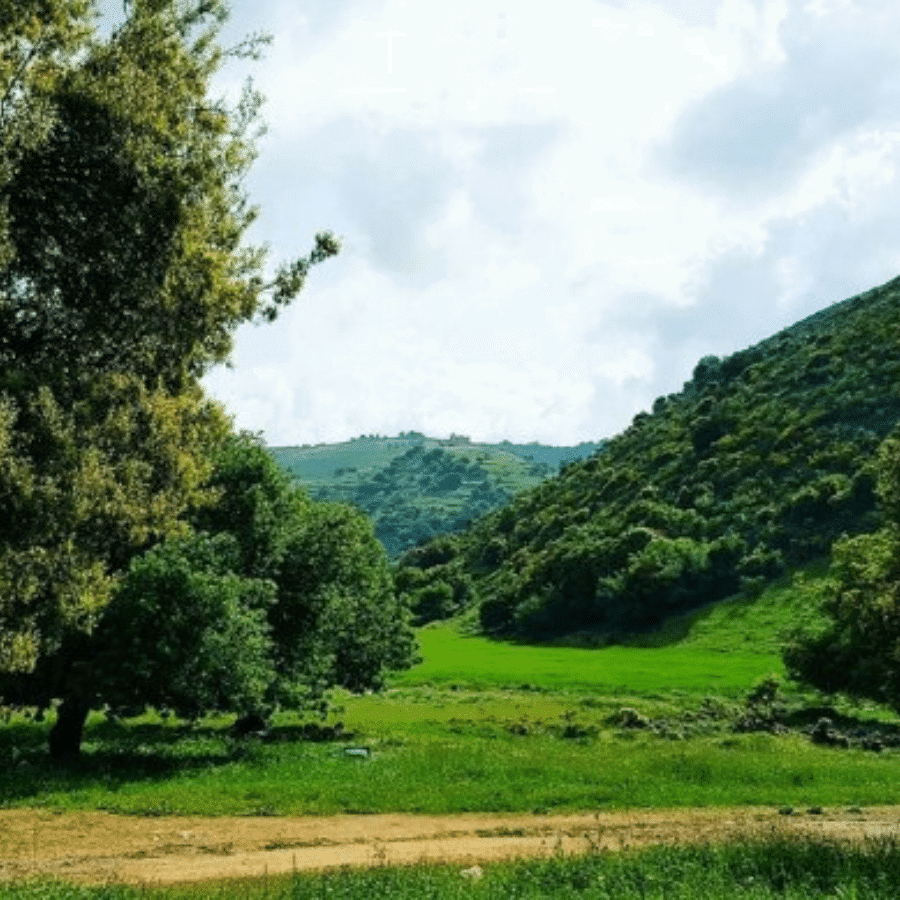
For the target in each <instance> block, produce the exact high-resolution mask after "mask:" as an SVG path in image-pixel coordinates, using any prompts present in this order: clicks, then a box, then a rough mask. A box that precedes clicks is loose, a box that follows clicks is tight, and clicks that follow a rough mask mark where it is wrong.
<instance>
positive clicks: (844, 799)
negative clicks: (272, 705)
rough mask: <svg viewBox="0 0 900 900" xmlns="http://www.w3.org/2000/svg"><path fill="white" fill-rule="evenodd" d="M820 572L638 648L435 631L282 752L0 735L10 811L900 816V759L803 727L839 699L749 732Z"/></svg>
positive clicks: (180, 731) (42, 730)
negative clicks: (383, 677)
mask: <svg viewBox="0 0 900 900" xmlns="http://www.w3.org/2000/svg"><path fill="white" fill-rule="evenodd" d="M820 577H821V571H820V570H816V569H815V568H813V569H811V570H810V571H809V572H808V573H807V574H806V575H805V576H804V577H803V578H799V579H797V580H795V581H793V582H792V581H790V580H785V581H783V582H781V583H780V584H778V585H776V586H774V587H773V588H771V589H770V590H769V591H767V592H765V593H764V594H762V595H761V596H760V597H759V598H757V599H756V600H755V601H746V600H745V601H733V602H731V603H726V604H720V605H718V606H714V607H711V608H709V609H706V610H701V611H699V612H695V613H693V614H692V615H691V616H687V617H683V618H682V619H678V620H671V621H670V622H669V623H668V625H667V627H666V629H664V630H663V631H662V632H658V633H655V634H654V635H644V636H640V637H638V638H636V639H635V640H634V641H633V642H632V643H633V644H635V646H613V647H602V648H595V649H588V648H586V647H572V646H537V647H535V646H526V645H516V644H505V643H496V642H492V641H489V640H487V639H485V638H483V637H480V636H478V635H475V634H470V633H467V630H466V627H465V624H464V623H459V622H445V623H441V624H437V625H431V626H428V627H426V628H423V629H422V630H421V631H420V641H421V654H422V662H421V663H420V664H419V665H418V666H417V667H415V668H414V669H412V670H410V671H407V672H404V673H400V674H398V675H397V676H395V677H394V679H393V681H392V683H391V684H390V686H389V687H388V689H387V690H386V691H384V692H382V693H380V694H369V695H365V696H351V695H349V694H343V695H340V694H339V695H336V696H335V698H334V701H335V707H334V709H333V711H332V713H331V714H330V716H329V719H328V720H327V721H326V722H325V723H312V722H304V721H303V720H301V719H300V718H298V717H297V716H296V715H293V714H279V715H277V716H276V717H275V719H274V722H273V728H272V731H271V734H270V735H269V738H268V739H266V740H261V739H256V738H250V739H241V738H236V737H234V736H232V735H231V733H230V732H229V727H228V726H229V725H230V721H231V720H230V719H228V718H226V717H220V718H207V719H204V720H202V721H200V722H197V723H185V722H179V721H176V720H174V719H163V718H162V717H160V716H159V715H158V714H156V713H148V714H146V715H144V716H142V717H140V718H137V719H132V720H128V721H122V722H109V721H106V719H105V718H104V717H103V715H101V714H99V713H97V714H94V715H93V716H92V717H91V719H90V720H89V723H88V727H87V729H86V741H85V745H84V753H83V758H82V760H81V761H80V762H79V763H77V764H76V765H75V766H73V767H58V766H55V765H54V764H53V763H51V762H50V761H49V760H48V759H47V757H46V754H45V750H44V744H45V740H46V733H47V729H48V727H49V723H48V722H44V723H35V722H30V721H26V720H23V719H14V720H13V721H11V722H10V723H9V724H8V725H7V727H6V728H4V729H3V730H2V732H0V763H2V765H0V797H2V804H3V806H6V807H36V806H39V807H44V808H54V809H106V810H110V811H116V812H122V813H131V814H140V815H160V814H168V813H183V814H210V815H217V814H238V815H276V814H286V815H287V814H292V815H299V814H327V813H339V812H349V813H366V812H423V813H442V812H465V811H470V812H550V811H571V810H579V809H589V810H596V809H620V808H628V807H651V806H653V807H676V806H726V805H733V804H738V805H741V804H764V805H765V804H771V805H775V806H785V805H791V806H802V805H809V806H815V805H818V806H834V805H850V806H852V805H860V806H861V805H875V804H885V803H900V777H898V775H900V753H898V751H897V750H896V749H890V748H889V749H886V750H884V751H883V752H881V753H875V752H871V751H870V750H863V749H859V748H851V749H846V748H836V747H831V746H821V745H818V744H815V743H812V742H811V741H810V739H809V736H808V733H804V731H803V728H804V727H805V728H806V729H807V732H808V730H809V729H810V727H811V726H812V724H814V722H815V721H816V718H817V717H818V716H819V715H820V714H821V713H822V705H823V703H824V700H823V698H820V697H816V696H813V695H805V694H803V693H802V692H800V691H799V690H797V689H795V688H793V689H792V688H791V686H790V685H789V684H788V685H787V687H786V688H785V690H784V692H783V693H784V700H783V702H784V709H785V710H787V711H788V712H787V713H785V715H786V717H787V718H786V721H788V722H789V724H790V725H791V727H790V728H789V730H787V732H786V733H780V734H778V733H768V732H766V731H759V730H751V731H736V730H735V727H734V723H735V722H736V721H737V719H739V718H740V717H741V715H742V714H743V713H745V712H746V703H745V697H746V695H747V693H748V691H750V689H751V688H752V687H753V685H754V684H755V683H756V682H757V681H759V680H760V679H761V678H763V677H765V676H767V675H770V674H775V675H783V672H782V666H781V662H780V658H779V656H778V654H777V647H778V642H779V640H780V637H779V635H780V634H783V633H784V632H785V630H786V629H787V628H789V627H790V625H791V623H792V622H794V621H796V620H797V618H802V617H804V616H808V615H811V614H812V612H811V610H812V609H813V607H814V599H815V595H816V586H817V584H818V579H819V578H820ZM586 639H587V638H585V640H586ZM654 643H655V644H658V645H659V646H646V645H648V644H654ZM641 645H644V646H641ZM829 703H831V704H832V706H833V711H832V712H831V715H832V716H833V717H835V718H836V719H838V720H840V721H841V722H842V723H844V724H845V725H848V726H854V727H860V726H863V725H868V726H869V727H872V726H877V727H880V728H884V729H888V730H890V729H894V730H896V729H897V718H896V716H895V715H894V714H893V713H891V712H890V711H888V710H885V709H883V708H878V707H876V706H866V707H860V706H853V705H851V704H850V703H849V702H847V701H842V702H839V701H836V700H834V699H833V698H831V699H829ZM348 750H349V751H352V752H348Z"/></svg>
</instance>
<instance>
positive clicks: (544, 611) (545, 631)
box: [397, 279, 900, 639]
mask: <svg viewBox="0 0 900 900" xmlns="http://www.w3.org/2000/svg"><path fill="white" fill-rule="evenodd" d="M898 347H900V279H894V280H893V281H890V282H888V283H887V284H885V285H882V286H881V287H878V288H874V289H873V290H870V291H867V292H866V293H864V294H861V295H859V296H856V297H852V298H850V299H848V300H845V301H843V302H841V303H837V304H833V305H832V306H830V307H828V308H827V309H824V310H822V311H820V312H819V313H816V314H815V315H812V316H809V317H808V318H806V319H804V320H802V321H800V322H797V323H796V324H795V325H793V326H791V327H789V328H786V329H784V330H783V331H780V332H778V333H777V334H775V335H774V336H772V337H771V338H768V339H766V340H764V341H761V342H760V343H758V344H755V345H753V346H751V347H748V348H747V349H745V350H741V351H739V352H737V353H734V354H732V355H731V356H728V357H727V358H725V359H719V358H717V357H711V356H710V357H705V358H704V359H702V360H700V362H699V363H698V364H697V366H696V368H695V370H694V372H693V377H692V379H691V381H689V382H688V383H686V384H685V385H684V388H683V390H682V391H680V392H678V393H675V394H669V395H668V396H664V397H659V398H658V399H657V400H656V401H655V402H654V403H653V407H652V410H651V411H649V412H641V413H638V415H636V416H635V418H634V420H633V422H632V424H631V426H630V427H629V428H627V429H626V430H625V431H624V432H622V433H621V434H619V435H617V436H616V437H614V438H612V439H611V440H609V441H608V442H606V444H605V445H604V447H603V451H602V453H600V454H595V455H594V456H592V457H590V458H588V459H584V460H580V461H576V462H573V463H569V464H567V465H565V466H564V467H563V468H562V469H561V471H560V472H559V474H558V475H557V476H555V477H554V478H551V479H548V480H546V481H544V482H542V483H541V484H540V485H537V486H536V487H534V488H532V489H531V490H529V491H527V492H524V493H522V494H520V495H519V496H517V497H516V498H515V499H514V500H513V501H511V502H510V503H509V504H507V505H506V506H504V507H502V508H501V509H498V510H495V511H493V512H491V513H489V514H487V515H485V516H483V517H481V518H480V519H478V520H477V521H475V522H473V523H472V525H471V526H470V527H469V528H468V529H466V530H465V531H463V532H460V533H459V534H457V535H452V536H445V537H443V538H440V539H436V540H435V541H432V542H431V543H430V544H428V545H426V546H424V547H420V548H415V549H413V550H410V551H408V552H407V553H406V554H405V555H404V556H403V557H402V558H401V560H400V565H399V567H398V572H397V577H398V585H399V587H400V589H401V590H402V591H404V592H406V593H407V594H408V595H410V599H411V601H412V603H413V604H414V608H415V609H416V610H417V614H418V617H419V621H427V620H429V619H431V618H437V617H440V616H444V615H452V614H454V613H456V612H458V611H460V610H461V609H463V608H465V607H467V606H477V607H478V610H479V617H480V622H481V625H482V627H483V628H484V629H485V630H486V631H488V632H490V633H493V634H496V635H505V636H519V637H524V638H529V639H535V638H538V639H543V638H546V637H548V636H552V635H554V634H563V633H572V632H576V631H579V630H586V631H593V632H600V633H606V634H609V635H613V636H614V635H616V634H622V633H624V632H629V631H635V630H640V629H647V628H651V627H653V626H655V625H657V624H658V623H659V622H661V621H662V620H663V619H665V618H666V617H667V616H669V615H671V614H673V613H676V612H680V611H685V610H689V609H692V608H695V607H699V606H702V605H704V604H707V603H710V602H715V601H718V600H721V599H723V598H725V597H728V596H730V595H733V594H735V593H736V592H739V591H744V592H753V591H756V590H758V589H760V588H761V587H762V586H764V585H765V584H766V583H768V582H770V581H772V580H773V579H775V578H777V577H778V576H779V575H780V574H781V573H782V572H784V571H785V569H786V568H791V567H795V566H797V565H800V564H802V563H804V562H806V561H809V560H812V559H815V558H817V557H821V556H823V555H826V554H827V553H828V551H829V548H830V546H831V543H832V542H833V540H834V539H835V538H837V537H838V536H840V535H841V534H842V533H844V532H846V533H857V532H862V531H870V530H873V529H874V528H876V527H878V525H879V521H880V520H879V514H878V511H877V509H876V506H875V495H874V477H873V473H872V469H871V460H872V457H873V453H874V451H875V450H876V448H877V447H878V445H879V444H880V442H881V441H882V439H883V438H884V437H885V435H887V434H888V432H890V431H891V430H892V429H893V428H894V426H895V424H896V423H897V420H898V418H900V353H898Z"/></svg>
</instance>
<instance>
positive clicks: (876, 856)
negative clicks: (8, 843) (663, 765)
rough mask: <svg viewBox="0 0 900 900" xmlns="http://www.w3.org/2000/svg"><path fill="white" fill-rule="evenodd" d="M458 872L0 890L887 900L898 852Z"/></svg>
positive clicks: (528, 864)
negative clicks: (472, 873)
mask: <svg viewBox="0 0 900 900" xmlns="http://www.w3.org/2000/svg"><path fill="white" fill-rule="evenodd" d="M461 870H462V867H461V866H458V865H457V866H446V865H444V866H437V865H421V866H410V867H400V868H397V867H384V868H376V869H371V870H368V871H366V870H359V871H349V870H348V871H342V872H331V873H327V874H323V875H293V876H288V877H285V878H270V879H258V880H255V881H243V882H232V883H230V884H228V883H226V884H208V885H193V886H185V887H180V888H167V889H164V890H163V889H153V888H140V889H137V888H128V887H123V886H115V885H110V886H104V887H101V888H83V887H74V886H70V885H65V884H61V883H47V882H39V881H38V882H32V883H30V884H22V885H18V886H14V887H7V888H0V896H2V897H5V898H9V900H138V898H141V900H154V898H165V900H205V898H213V897H214V898H221V897H243V898H246V900H257V898H266V900H313V898H329V900H463V898H465V900H470V898H476V900H510V898H517V900H537V898H559V900H563V898H565V900H576V898H577V900H638V898H641V900H647V898H666V900H731V898H741V900H775V898H778V900H809V898H811V897H820V898H821V897H825V898H835V900H837V898H865V900H895V898H896V897H897V894H898V891H900V847H898V845H897V843H896V842H885V843H874V844H870V845H868V846H865V847H862V848H849V847H837V846H834V845H829V844H827V843H824V844H822V843H819V844H816V843H804V842H785V841H773V842H762V843H752V844H739V845H738V844H736V845H732V846H725V847H712V846H711V847H699V848H691V847H686V848H672V847H656V848H653V849H650V850H644V851H640V852H637V853H633V852H624V853H617V852H610V853H602V852H595V853H591V854H588V855H587V856H583V857H579V858H575V859H573V858H568V859H564V858H560V857H552V858H549V859H538V860H529V861H525V862H516V863H506V864H501V865H494V866H489V867H485V868H484V870H483V874H482V876H481V877H480V878H477V879H472V878H470V877H469V878H467V877H466V876H465V875H462V874H461Z"/></svg>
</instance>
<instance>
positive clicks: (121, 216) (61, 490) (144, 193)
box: [0, 0, 339, 672]
mask: <svg viewBox="0 0 900 900" xmlns="http://www.w3.org/2000/svg"><path fill="white" fill-rule="evenodd" d="M92 15H93V4H92V3H90V2H87V0H46V2H42V3H40V4H22V3H18V2H15V0H0V23H2V24H0V45H2V48H3V52H2V54H0V670H6V671H14V672H15V671H18V672H28V671H31V670H33V669H34V667H35V666H36V665H37V664H38V662H39V660H40V659H41V658H42V656H45V655H48V654H51V655H52V654H53V653H54V652H56V651H57V650H58V649H59V647H60V646H61V645H62V643H63V641H64V640H66V639H67V636H70V633H76V634H88V633H90V632H91V630H92V629H93V627H94V626H95V625H96V623H97V621H98V616H99V614H100V612H101V611H102V609H103V608H104V606H105V605H106V604H107V603H108V602H109V600H110V598H111V596H112V595H113V593H114V591H115V589H116V586H117V584H118V583H119V581H120V580H121V578H122V577H123V575H124V573H125V572H126V570H127V568H128V565H129V563H130V561H131V559H132V558H133V557H134V556H135V555H137V554H140V553H142V552H143V551H145V550H147V549H148V548H150V547H152V546H154V545H155V544H157V543H159V542H160V541H163V540H165V539H167V538H172V537H175V536H178V535H182V536H184V535H186V534H187V533H188V532H189V530H190V529H189V526H188V524H187V515H188V513H189V512H190V510H192V509H194V508H196V507H198V506H200V505H202V504H203V502H204V497H206V496H207V494H208V488H207V487H206V486H205V484H206V480H207V477H208V475H209V473H210V463H209V460H210V459H211V457H212V450H213V448H214V447H215V446H217V445H218V444H220V443H221V441H222V439H223V437H224V435H225V434H227V433H228V431H229V430H230V422H229V420H228V419H227V417H226V415H225V414H224V412H223V410H222V409H221V408H219V406H218V405H217V404H215V403H213V402H211V401H210V400H208V399H207V398H206V397H205V395H204V394H203V391H202V389H201V388H200V385H199V378H200V376H201V375H202V374H203V373H204V372H205V371H207V370H208V368H209V367H210V366H212V365H214V364H216V363H219V362H222V361H223V360H226V359H227V357H228V354H229V352H230V349H231V340H232V334H233V332H234V329H235V328H236V327H237V325H239V324H240V323H241V322H245V321H249V320H252V319H254V318H257V319H262V320H265V319H271V318H273V317H274V316H276V315H277V313H278V311H279V309H281V308H282V307H283V306H284V305H285V304H287V303H288V302H290V300H291V299H292V298H293V297H294V296H296V294H297V293H298V292H299V290H300V289H301V287H302V285H303V280H304V277H305V275H306V272H307V271H308V269H309V267H310V266H311V265H313V264H315V263H317V262H320V261H321V260H323V259H325V258H327V257H328V256H331V255H333V254H335V253H337V252H338V249H339V243H338V241H337V239H336V238H335V237H334V236H333V235H331V234H330V233H327V232H321V233H319V234H318V235H316V238H315V246H314V248H313V250H312V252H311V253H310V254H309V255H308V256H307V257H303V258H299V259H297V260H295V261H293V262H290V263H287V264H284V265H282V266H281V268H280V269H279V270H278V273H277V275H276V277H275V279H274V280H273V281H271V282H268V283H267V282H266V281H265V280H264V279H263V277H262V275H261V270H262V265H263V263H264V261H265V256H266V253H265V249H264V248H255V247H244V246H242V244H241V241H242V236H243V234H244V232H245V231H246V229H247V227H248V226H249V225H250V223H251V222H252V221H253V219H254V218H255V216H256V209H255V208H254V207H250V206H248V204H247V198H246V195H245V193H244V191H243V187H242V180H243V177H244V175H245V173H246V171H247V169H248V167H249V165H250V163H251V162H252V160H253V159H254V157H255V149H254V144H253V141H254V138H255V137H256V136H257V135H258V134H259V132H257V133H256V134H254V135H248V129H249V128H250V127H251V126H252V125H253V123H254V121H255V120H256V118H257V114H258V109H259V106H260V103H261V98H260V96H259V95H258V94H257V93H256V92H255V91H254V90H253V89H252V85H251V84H250V83H249V82H248V84H247V85H246V86H245V89H244V92H243V95H242V97H241V99H240V102H239V103H238V105H237V108H236V109H229V108H227V107H226V105H225V104H224V102H221V101H217V102H212V101H210V99H209V98H208V97H207V91H208V84H209V79H210V77H211V75H212V74H213V73H214V72H215V71H216V70H217V69H218V68H219V67H220V66H221V65H222V63H223V61H224V59H225V58H226V56H228V55H236V56H247V55H249V56H253V55H255V54H257V53H258V45H259V44H260V43H264V42H265V38H264V37H263V38H256V39H252V40H250V41H248V42H245V43H244V44H242V45H241V46H239V47H237V48H234V49H233V50H231V51H225V50H223V49H222V48H221V47H220V46H219V45H218V44H217V42H216V36H217V33H218V31H219V29H220V28H221V25H222V23H223V22H224V21H225V19H226V17H227V10H226V7H225V5H224V3H222V2H221V0H202V2H192V3H187V2H181V3H177V2H174V0H135V2H134V3H133V4H131V5H130V6H129V15H128V18H127V20H126V21H125V22H124V24H122V26H121V27H120V28H119V29H118V30H117V31H116V32H114V33H113V35H112V36H111V37H110V38H109V40H108V41H106V42H101V41H98V40H97V39H96V38H95V37H94V32H93V26H92V21H91V19H92ZM197 29H200V32H199V34H195V32H196V31H197Z"/></svg>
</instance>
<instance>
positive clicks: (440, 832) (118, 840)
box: [0, 807, 900, 884]
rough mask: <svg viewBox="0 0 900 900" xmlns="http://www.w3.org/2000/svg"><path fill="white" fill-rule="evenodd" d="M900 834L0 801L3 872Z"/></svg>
mask: <svg viewBox="0 0 900 900" xmlns="http://www.w3.org/2000/svg"><path fill="white" fill-rule="evenodd" d="M772 834H779V835H814V836H821V837H826V838H830V839H834V840H846V841H861V840H864V839H866V838H873V837H883V836H900V807H879V808H869V809H866V810H856V809H852V810H824V811H821V812H819V811H797V812H795V813H794V814H791V815H785V814H783V813H780V812H779V811H778V810H775V809H772V808H761V807H741V808H735V809H677V810H629V811H622V812H600V813H573V814H569V815H553V816H551V815H521V814H509V815H506V814H496V815H490V814H464V815H447V816H419V815H408V814H396V815H343V816H327V817H312V816H309V817H287V816H272V817H257V818H249V817H246V818H245V817H228V816H222V817H200V816H166V817H137V816H124V815H114V814H111V813H104V812H82V813H71V812H62V813H54V812H52V811H41V810H0V881H2V880H7V881H8V880H10V879H16V878H22V877H27V876H32V875H43V876H53V877H57V878H64V879H66V880H70V881H76V882H82V883H107V882H123V883H130V884H171V883H177V882H185V881H204V880H212V879H224V878H240V877H249V876H262V875H264V874H275V873H281V872H291V871H293V870H297V871H302V870H322V869H329V868H339V867H342V866H373V865H381V864H387V865H390V864H403V863H415V862H419V861H429V862H453V863H460V864H467V865H471V864H472V863H479V862H490V861H492V860H502V859H514V858H520V857H525V856H539V855H542V854H543V855H546V854H552V853H558V852H563V853H579V852H585V851H587V850H590V849H591V848H594V847H600V848H606V849H620V848H625V847H638V846H645V845H648V844H659V843H698V842H705V841H722V840H737V839H741V838H747V837H754V836H768V835H772Z"/></svg>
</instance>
